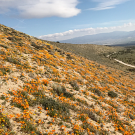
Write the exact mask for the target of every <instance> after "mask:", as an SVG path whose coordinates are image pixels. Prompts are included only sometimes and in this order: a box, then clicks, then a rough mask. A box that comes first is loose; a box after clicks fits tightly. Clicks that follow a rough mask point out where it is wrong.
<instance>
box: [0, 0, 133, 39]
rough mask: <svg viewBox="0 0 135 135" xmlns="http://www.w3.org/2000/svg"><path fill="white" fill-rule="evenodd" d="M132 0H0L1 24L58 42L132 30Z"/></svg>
mask: <svg viewBox="0 0 135 135" xmlns="http://www.w3.org/2000/svg"><path fill="white" fill-rule="evenodd" d="M134 13H135V0H0V24H3V25H6V26H8V27H12V28H14V29H16V30H18V31H21V32H24V33H26V34H28V35H31V36H34V37H38V38H42V39H46V40H51V41H60V40H65V39H70V38H73V37H77V36H84V35H92V34H98V33H105V32H112V31H132V30H135V14H134Z"/></svg>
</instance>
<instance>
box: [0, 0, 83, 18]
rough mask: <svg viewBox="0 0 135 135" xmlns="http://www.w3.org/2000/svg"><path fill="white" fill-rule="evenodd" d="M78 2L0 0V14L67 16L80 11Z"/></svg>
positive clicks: (75, 0) (72, 0)
mask: <svg viewBox="0 0 135 135" xmlns="http://www.w3.org/2000/svg"><path fill="white" fill-rule="evenodd" d="M78 3H79V2H78V0H21V1H20V0H0V14H3V13H5V12H9V13H10V14H11V15H13V16H15V17H22V18H28V19H30V18H44V17H51V16H58V17H63V18H68V17H72V16H76V15H77V14H79V13H80V12H81V10H80V9H78V8H76V6H77V4H78ZM18 14H19V15H18Z"/></svg>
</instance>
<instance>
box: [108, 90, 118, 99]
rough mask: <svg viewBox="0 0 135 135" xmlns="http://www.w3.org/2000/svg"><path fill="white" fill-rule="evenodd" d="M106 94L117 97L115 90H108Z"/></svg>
mask: <svg viewBox="0 0 135 135" xmlns="http://www.w3.org/2000/svg"><path fill="white" fill-rule="evenodd" d="M108 96H109V97H112V98H115V97H117V96H118V95H117V93H115V92H113V91H109V92H108Z"/></svg>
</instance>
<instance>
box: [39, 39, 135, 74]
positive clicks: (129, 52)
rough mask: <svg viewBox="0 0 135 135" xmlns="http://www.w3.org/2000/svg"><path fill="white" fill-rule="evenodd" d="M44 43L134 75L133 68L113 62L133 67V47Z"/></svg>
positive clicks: (134, 49) (134, 54)
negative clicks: (119, 61) (121, 62)
mask: <svg viewBox="0 0 135 135" xmlns="http://www.w3.org/2000/svg"><path fill="white" fill-rule="evenodd" d="M42 41H44V40H42ZM46 42H47V43H49V44H52V45H54V46H57V47H59V48H61V49H63V50H65V51H68V52H72V53H74V54H76V55H77V56H83V57H85V58H87V59H89V60H92V61H95V62H97V63H100V64H102V65H105V66H107V67H112V68H115V69H118V70H122V71H124V72H127V73H128V72H132V73H133V74H134V68H130V67H128V66H126V65H123V64H120V63H118V62H116V61H115V60H114V58H116V59H118V60H122V61H123V62H125V63H127V64H133V65H134V62H135V57H134V56H135V48H134V46H130V47H128V46H126V47H119V46H105V45H102V46H101V45H95V44H68V43H57V42H52V41H46ZM113 53H115V55H111V58H108V57H107V55H110V54H113ZM129 61H130V62H129Z"/></svg>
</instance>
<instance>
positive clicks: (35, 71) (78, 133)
mask: <svg viewBox="0 0 135 135" xmlns="http://www.w3.org/2000/svg"><path fill="white" fill-rule="evenodd" d="M134 106H135V75H131V74H130V73H128V74H127V75H126V74H125V73H124V72H122V71H120V70H116V69H113V68H109V67H105V66H103V65H101V64H98V63H96V62H94V61H90V60H87V59H85V58H83V57H79V56H76V55H74V54H71V53H69V52H65V51H63V50H62V49H59V48H57V47H56V46H53V45H51V44H48V43H46V42H45V41H42V40H39V39H36V38H34V37H32V36H29V35H27V34H24V33H21V32H19V31H16V30H14V29H12V28H9V27H6V26H4V25H0V109H1V110H0V134H2V135H6V134H10V135H11V134H16V135H26V134H31V135H35V134H36V135H42V134H43V135H49V134H59V135H64V134H72V135H73V134H75V135H88V134H99V135H106V134H108V135H122V134H125V135H129V134H130V135H133V134H135V113H134V112H135V107H134Z"/></svg>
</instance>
